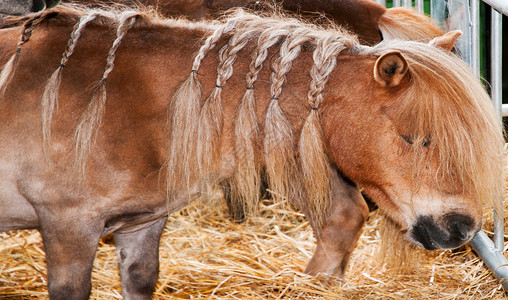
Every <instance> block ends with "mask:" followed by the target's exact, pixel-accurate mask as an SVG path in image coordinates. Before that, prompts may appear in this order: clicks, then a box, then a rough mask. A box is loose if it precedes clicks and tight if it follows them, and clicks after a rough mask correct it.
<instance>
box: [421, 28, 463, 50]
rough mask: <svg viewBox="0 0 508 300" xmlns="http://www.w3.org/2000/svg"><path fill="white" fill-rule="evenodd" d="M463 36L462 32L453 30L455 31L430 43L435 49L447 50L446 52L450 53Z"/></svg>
mask: <svg viewBox="0 0 508 300" xmlns="http://www.w3.org/2000/svg"><path fill="white" fill-rule="evenodd" d="M461 35H462V31H460V30H453V31H450V32H447V33H445V34H444V35H442V36H439V37H437V38H434V39H433V40H432V41H430V42H429V44H430V45H432V46H434V47H438V48H441V49H443V50H445V51H446V52H450V51H452V49H453V46H454V45H455V42H456V41H457V39H458V38H459V37H460V36H461Z"/></svg>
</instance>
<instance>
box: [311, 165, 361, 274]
mask: <svg viewBox="0 0 508 300" xmlns="http://www.w3.org/2000/svg"><path fill="white" fill-rule="evenodd" d="M332 174H333V175H332V181H331V182H332V195H331V207H330V212H329V213H328V215H327V216H326V217H325V218H324V220H323V224H322V226H321V227H320V228H316V227H315V226H313V230H314V236H315V237H316V240H317V247H316V251H315V252H314V255H313V256H312V259H311V260H310V262H309V264H308V265H307V268H306V269H305V272H306V273H308V274H311V275H317V274H323V275H335V276H338V277H343V275H344V271H345V268H346V266H347V263H348V260H349V257H350V255H351V252H352V251H353V249H354V247H355V245H356V243H357V241H358V238H359V237H360V233H361V229H362V227H363V225H364V224H365V221H366V220H367V217H368V215H369V209H368V207H367V204H366V203H365V200H364V198H363V196H362V195H361V193H360V191H359V190H358V188H357V187H356V186H354V185H352V184H351V183H349V182H347V181H346V180H345V179H344V178H342V177H341V176H339V175H338V174H337V171H336V170H332Z"/></svg>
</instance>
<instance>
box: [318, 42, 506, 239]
mask: <svg viewBox="0 0 508 300" xmlns="http://www.w3.org/2000/svg"><path fill="white" fill-rule="evenodd" d="M459 35H460V32H459V33H458V32H451V33H448V34H446V35H444V36H443V37H440V38H436V39H434V40H433V41H431V43H430V44H422V43H415V42H402V41H388V42H383V43H381V44H379V45H378V46H375V47H373V48H368V49H365V50H364V51H365V54H367V55H371V56H372V58H371V59H370V60H365V61H358V62H356V63H354V65H353V66H351V67H350V69H349V70H347V72H349V73H357V74H358V73H360V72H367V73H368V75H366V76H364V78H363V79H359V78H362V77H360V76H349V77H348V76H335V78H337V77H339V78H341V79H340V80H341V81H345V82H342V84H345V85H346V86H348V87H349V88H351V89H352V90H356V91H361V93H356V94H353V93H350V94H348V93H346V92H344V91H337V90H335V91H333V92H332V93H333V95H332V96H331V98H333V99H336V100H334V101H331V102H329V103H328V104H327V106H328V107H327V109H324V110H323V114H326V115H324V116H323V129H324V134H325V140H326V141H327V143H328V147H329V149H328V150H329V152H330V154H329V155H330V157H331V159H332V161H333V163H335V164H336V166H337V167H338V169H339V170H340V171H341V172H343V173H344V175H345V176H347V177H349V178H350V179H351V180H353V181H355V182H357V183H358V184H360V185H361V186H362V187H363V189H364V191H365V193H366V194H367V195H369V196H370V197H371V198H372V199H374V201H376V202H377V204H378V205H379V207H380V208H381V209H382V210H383V211H384V212H385V213H386V214H387V215H388V216H389V217H390V218H392V219H393V220H394V221H395V222H396V223H397V224H398V225H400V227H401V229H402V232H403V233H405V235H406V236H407V237H408V239H409V240H411V241H412V242H414V243H415V244H417V245H421V246H423V247H425V248H426V249H438V248H441V249H450V248H456V247H458V246H461V245H462V244H464V243H466V242H467V241H469V240H470V239H471V237H472V236H473V235H474V234H475V233H476V232H477V231H478V230H479V229H480V227H481V224H482V220H481V216H482V201H491V200H492V199H493V198H494V197H497V196H499V195H500V194H501V193H500V191H501V190H500V189H501V184H502V182H501V180H502V176H501V174H502V173H501V166H502V164H501V155H502V149H503V144H504V140H503V133H502V127H501V124H500V118H499V117H498V116H497V115H496V113H495V111H494V109H493V106H492V103H491V100H490V98H489V97H488V95H487V94H486V92H485V91H484V89H483V87H482V85H481V84H480V82H479V81H478V80H477V79H476V78H475V77H474V76H473V74H472V72H471V71H470V69H469V68H468V67H467V66H466V65H465V64H464V63H463V62H462V61H461V60H460V59H458V58H457V57H455V56H453V55H450V54H449V50H450V49H451V48H452V47H453V44H454V42H455V40H456V38H457V37H458V36H459ZM332 84H333V83H332Z"/></svg>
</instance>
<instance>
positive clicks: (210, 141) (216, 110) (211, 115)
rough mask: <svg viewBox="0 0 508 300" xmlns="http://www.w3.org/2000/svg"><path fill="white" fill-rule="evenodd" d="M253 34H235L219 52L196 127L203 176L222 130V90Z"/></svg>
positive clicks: (209, 169)
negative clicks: (210, 88) (213, 78)
mask: <svg viewBox="0 0 508 300" xmlns="http://www.w3.org/2000/svg"><path fill="white" fill-rule="evenodd" d="M255 33H256V31H253V30H247V31H240V32H237V33H236V34H235V35H233V36H232V37H231V39H230V40H229V43H228V44H227V45H225V46H224V47H223V48H222V49H221V50H220V51H219V65H218V66H217V80H216V86H215V88H214V89H213V91H212V93H211V94H210V96H209V97H208V98H207V99H206V101H205V103H204V104H203V107H202V109H201V115H200V123H199V127H198V140H199V142H198V143H199V144H200V147H199V148H198V149H197V150H198V152H197V155H198V157H199V158H200V160H199V163H200V170H201V172H202V173H203V174H207V173H208V172H210V171H211V169H212V162H214V161H216V159H217V155H218V150H219V149H218V147H217V145H218V143H219V137H220V133H221V130H222V98H221V94H222V89H223V87H224V85H225V84H226V82H227V80H228V79H229V78H230V77H231V76H232V75H233V64H234V63H235V61H236V59H237V54H238V52H239V51H240V50H242V49H243V48H244V47H245V46H246V45H247V43H248V41H249V40H250V39H251V38H252V36H253V35H254V34H255Z"/></svg>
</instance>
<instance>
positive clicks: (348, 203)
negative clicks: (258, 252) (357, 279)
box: [0, 6, 503, 299]
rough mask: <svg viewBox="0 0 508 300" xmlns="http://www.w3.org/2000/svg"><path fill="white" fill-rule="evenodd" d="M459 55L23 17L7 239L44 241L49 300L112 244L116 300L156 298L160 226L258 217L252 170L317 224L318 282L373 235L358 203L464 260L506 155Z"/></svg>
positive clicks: (164, 24) (101, 14) (0, 138)
mask: <svg viewBox="0 0 508 300" xmlns="http://www.w3.org/2000/svg"><path fill="white" fill-rule="evenodd" d="M11 21H12V24H18V23H19V22H20V21H21V20H20V19H13V20H11ZM9 22H10V21H9V20H7V21H5V23H4V24H5V25H8V24H9ZM112 28H115V30H111V29H112ZM457 36H458V34H457V33H456V32H452V33H449V34H447V35H444V36H443V37H440V38H437V39H434V40H433V41H432V42H431V43H430V44H423V43H418V42H404V41H385V42H382V43H380V44H379V45H377V46H375V47H367V46H362V45H360V44H359V43H358V42H357V40H356V38H355V37H354V36H351V35H349V34H347V33H345V32H343V31H341V30H340V29H337V28H334V27H333V26H329V27H327V28H323V27H318V26H315V25H310V24H305V23H301V22H300V21H297V20H294V19H289V18H285V17H282V16H266V15H264V16H258V15H252V14H246V13H243V12H242V11H238V12H237V13H235V14H233V15H230V16H229V17H227V18H225V19H224V20H223V21H220V22H219V21H215V22H211V23H205V22H197V23H196V22H189V21H183V20H175V19H167V20H165V19H158V18H156V17H154V16H151V15H150V14H147V13H141V12H135V11H124V12H115V11H102V10H99V11H97V10H86V9H82V8H68V7H66V6H63V7H61V8H58V9H56V10H50V11H47V12H44V13H41V14H37V15H32V16H29V17H28V18H27V20H26V21H25V22H24V23H23V25H20V26H17V27H11V28H4V29H2V30H0V40H1V41H2V43H1V44H0V57H2V59H1V60H0V63H1V64H2V65H4V67H3V69H2V72H1V73H0V91H1V102H0V115H1V116H2V117H1V118H2V122H0V186H1V193H0V205H1V207H2V210H1V212H0V230H4V231H5V230H12V229H23V228H37V229H38V230H39V231H40V232H41V235H42V238H43V242H44V249H45V252H46V256H47V267H48V271H47V272H48V289H49V294H50V297H51V298H52V299H86V298H87V297H88V295H89V293H90V289H91V283H90V273H91V269H92V263H93V259H94V254H95V251H96V248H97V244H98V241H99V239H100V237H101V236H104V235H106V234H109V233H114V236H115V243H116V247H117V253H118V257H119V261H120V275H121V278H122V293H123V295H124V297H125V298H128V299H130V298H136V299H138V298H139V299H144V298H146V299H149V298H150V297H151V293H152V291H153V289H154V287H155V284H156V282H157V273H158V245H159V238H160V235H161V233H162V230H163V227H164V223H165V220H166V216H167V214H168V213H171V212H173V211H176V210H178V209H180V208H182V207H184V206H185V205H186V204H188V203H189V202H190V201H192V200H194V199H196V198H197V197H199V196H200V195H201V194H202V193H203V192H204V191H203V189H202V187H203V186H206V185H208V184H224V183H225V182H230V183H231V186H232V188H233V190H234V195H235V197H233V199H236V200H237V201H242V202H243V203H241V206H244V207H248V208H250V209H249V210H250V211H255V206H256V205H257V201H258V195H257V194H256V193H257V191H259V189H258V187H259V182H260V180H259V178H260V173H261V170H262V169H265V170H266V176H267V177H268V181H269V184H270V188H271V189H272V190H273V191H274V195H276V199H278V198H286V197H287V198H289V199H290V200H291V202H292V203H293V204H294V205H295V206H297V207H298V208H300V209H302V210H303V211H304V212H305V214H306V215H307V217H308V219H309V220H310V222H311V225H312V227H313V229H314V233H315V235H316V238H317V240H318V246H317V250H316V252H315V254H314V256H313V258H312V260H311V262H310V263H309V266H308V267H307V272H309V273H311V274H317V273H325V274H332V273H335V274H337V275H339V276H340V275H342V274H343V272H344V268H345V266H346V263H347V259H348V257H349V255H350V253H351V251H352V249H353V248H354V246H355V244H356V241H357V239H358V237H359V234H360V230H361V228H362V226H363V224H364V222H365V219H366V217H367V208H366V205H365V202H364V201H363V199H362V198H361V194H360V192H359V186H361V187H362V188H363V190H364V191H365V192H366V193H367V194H368V195H369V196H370V197H372V199H374V200H375V201H376V203H377V204H378V205H379V207H380V208H381V209H382V210H383V211H384V212H385V213H386V214H387V215H388V216H390V218H391V219H392V220H393V221H394V222H396V223H397V224H398V226H400V230H401V231H402V232H404V233H405V234H406V236H407V238H408V239H409V240H410V241H412V242H413V243H415V244H418V245H421V246H423V247H425V248H427V249H438V248H442V249H449V248H455V247H458V246H460V245H462V244H464V243H466V242H467V241H468V240H469V239H470V238H471V237H472V236H473V235H474V234H475V233H476V232H477V231H478V230H479V229H480V227H481V222H482V221H481V200H483V199H492V197H495V196H497V195H499V193H500V191H501V184H502V179H501V162H500V159H501V154H502V150H503V136H502V130H501V124H500V120H499V118H498V117H497V116H496V113H495V112H494V109H493V107H492V104H491V101H490V99H489V97H488V96H487V94H486V93H485V91H484V89H483V87H482V86H481V84H480V83H479V82H478V80H477V79H476V78H475V77H474V75H473V74H472V73H471V71H470V70H469V68H468V67H467V66H466V65H465V64H464V63H463V62H462V61H461V60H460V59H458V58H456V57H454V56H452V55H450V54H449V53H448V51H449V49H450V48H451V47H452V46H453V43H454V41H455V39H456V38H457ZM185 70H187V71H185ZM203 96H206V97H203ZM335 169H338V170H340V174H337V173H336V172H333V171H331V170H335Z"/></svg>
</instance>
